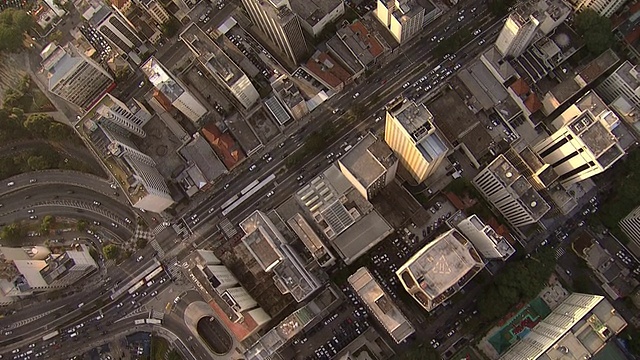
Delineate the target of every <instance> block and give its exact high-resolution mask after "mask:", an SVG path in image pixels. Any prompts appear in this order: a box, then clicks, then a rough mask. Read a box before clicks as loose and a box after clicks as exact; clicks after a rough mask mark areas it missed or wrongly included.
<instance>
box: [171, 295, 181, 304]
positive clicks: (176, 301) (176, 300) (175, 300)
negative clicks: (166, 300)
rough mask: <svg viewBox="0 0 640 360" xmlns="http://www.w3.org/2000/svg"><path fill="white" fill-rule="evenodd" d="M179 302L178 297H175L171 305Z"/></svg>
mask: <svg viewBox="0 0 640 360" xmlns="http://www.w3.org/2000/svg"><path fill="white" fill-rule="evenodd" d="M179 301H180V296H176V298H175V299H173V303H174V304H177V303H178V302H179Z"/></svg>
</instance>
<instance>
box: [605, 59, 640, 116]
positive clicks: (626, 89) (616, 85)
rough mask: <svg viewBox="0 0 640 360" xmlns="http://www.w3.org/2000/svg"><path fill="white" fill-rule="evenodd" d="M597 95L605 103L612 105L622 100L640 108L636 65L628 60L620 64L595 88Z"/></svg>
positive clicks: (639, 80)
mask: <svg viewBox="0 0 640 360" xmlns="http://www.w3.org/2000/svg"><path fill="white" fill-rule="evenodd" d="M596 92H597V93H598V95H600V96H601V97H602V100H604V101H605V102H606V103H607V104H610V105H613V103H615V102H616V101H620V100H623V101H625V102H626V103H628V104H629V105H631V106H632V107H633V108H635V109H636V110H640V74H639V73H638V66H637V65H633V64H631V63H630V62H629V60H627V61H625V62H624V63H622V65H620V66H619V67H618V68H617V69H616V71H614V72H613V74H611V75H609V77H607V78H606V79H604V81H602V83H600V85H598V87H597V88H596Z"/></svg>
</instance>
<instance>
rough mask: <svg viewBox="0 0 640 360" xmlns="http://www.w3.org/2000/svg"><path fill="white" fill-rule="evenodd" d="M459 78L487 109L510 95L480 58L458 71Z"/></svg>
mask: <svg viewBox="0 0 640 360" xmlns="http://www.w3.org/2000/svg"><path fill="white" fill-rule="evenodd" d="M458 78H459V79H460V80H461V81H462V82H463V83H464V85H465V86H466V87H467V89H469V91H470V92H471V93H472V94H473V96H474V97H475V98H476V99H477V100H478V101H479V102H480V104H482V108H483V109H485V110H488V109H491V108H493V107H494V106H496V105H498V104H501V103H502V102H503V101H504V100H505V99H507V98H508V97H509V93H508V92H507V90H505V88H504V86H503V85H502V84H501V83H500V82H499V81H498V80H497V79H496V78H495V76H493V74H492V73H491V71H489V69H488V68H487V65H486V64H485V63H483V62H482V61H481V60H480V59H478V60H476V61H474V62H473V63H471V65H469V66H467V67H466V68H465V69H462V70H461V71H460V72H458Z"/></svg>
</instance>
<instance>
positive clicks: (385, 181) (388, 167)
mask: <svg viewBox="0 0 640 360" xmlns="http://www.w3.org/2000/svg"><path fill="white" fill-rule="evenodd" d="M338 166H339V167H340V171H342V174H343V175H344V176H345V177H346V178H347V179H349V181H350V182H351V185H353V187H354V188H356V190H358V192H359V193H360V195H362V196H363V197H364V198H365V199H367V200H371V198H373V197H374V196H375V195H376V194H377V193H378V192H380V190H381V189H382V188H384V187H385V186H387V185H389V183H391V181H393V179H394V178H395V176H396V171H397V169H398V158H397V157H396V156H395V154H394V153H393V151H392V150H391V149H390V148H389V146H388V145H387V144H386V143H385V142H384V141H382V140H381V139H377V138H376V137H375V136H374V135H372V134H370V133H369V134H367V135H366V136H365V137H364V138H363V139H362V140H360V142H359V143H357V144H356V145H355V146H354V147H353V148H352V149H350V150H349V151H348V152H347V153H346V154H344V156H342V157H341V158H340V159H339V160H338Z"/></svg>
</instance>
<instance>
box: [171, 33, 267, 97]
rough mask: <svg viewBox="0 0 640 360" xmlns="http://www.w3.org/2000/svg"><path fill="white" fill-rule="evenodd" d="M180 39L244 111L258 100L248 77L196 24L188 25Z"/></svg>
mask: <svg viewBox="0 0 640 360" xmlns="http://www.w3.org/2000/svg"><path fill="white" fill-rule="evenodd" d="M180 39H181V40H182V41H183V42H184V43H185V44H186V45H187V47H188V48H189V49H191V51H192V52H193V54H194V55H195V56H196V58H197V59H198V61H199V62H200V63H201V64H202V65H203V66H204V67H205V69H207V71H208V72H209V73H210V74H211V75H212V76H213V78H214V79H215V80H216V82H218V84H220V86H223V87H224V88H226V89H227V90H228V91H229V92H230V93H231V94H232V95H233V96H234V97H235V98H236V100H238V102H240V104H241V105H242V106H243V107H244V108H245V109H248V108H250V107H251V106H253V104H255V103H256V102H257V101H258V100H259V99H260V95H259V94H258V90H256V88H255V86H253V84H252V83H251V80H249V77H247V75H246V74H245V73H244V72H243V71H242V70H240V68H239V67H238V65H236V64H235V63H234V62H233V61H232V60H231V59H230V58H229V56H227V54H225V53H224V51H222V49H220V47H219V46H218V45H216V43H214V42H213V40H211V38H210V37H209V35H207V34H205V32H204V31H202V29H200V28H199V27H198V26H197V25H196V24H191V25H189V26H188V27H187V28H186V29H185V30H184V31H183V32H182V34H180Z"/></svg>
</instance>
